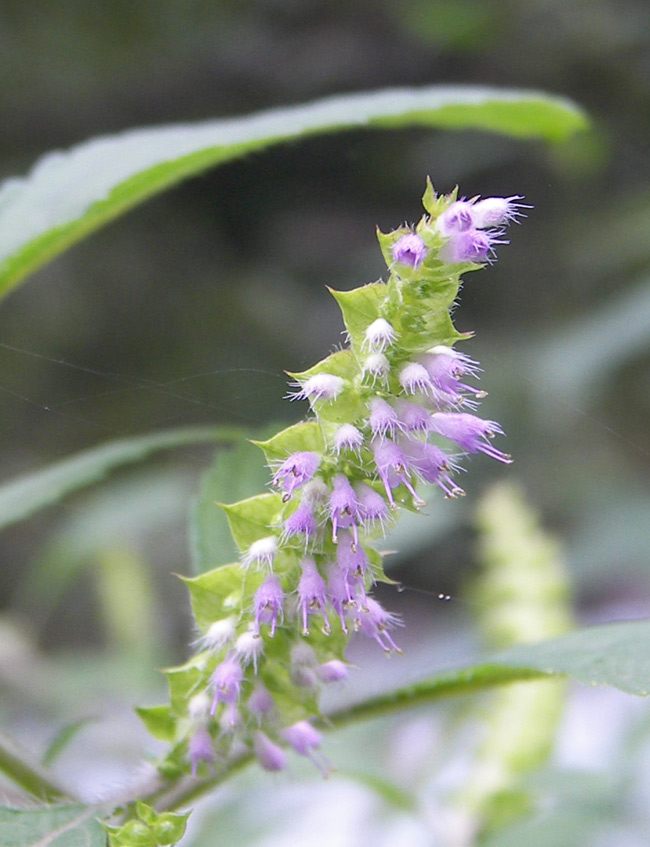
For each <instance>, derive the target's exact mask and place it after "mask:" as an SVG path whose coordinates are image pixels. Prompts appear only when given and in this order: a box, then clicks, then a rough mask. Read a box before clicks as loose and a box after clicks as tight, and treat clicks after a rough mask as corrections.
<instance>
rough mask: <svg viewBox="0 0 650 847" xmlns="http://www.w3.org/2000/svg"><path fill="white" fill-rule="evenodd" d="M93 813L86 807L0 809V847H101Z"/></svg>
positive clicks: (100, 832)
mask: <svg viewBox="0 0 650 847" xmlns="http://www.w3.org/2000/svg"><path fill="white" fill-rule="evenodd" d="M95 814H96V812H95V811H94V810H93V809H89V808H87V807H86V806H49V807H47V808H44V809H24V810H23V809H20V810H19V809H0V847H105V845H106V834H105V833H104V830H103V829H102V827H101V824H100V823H99V822H98V821H97V820H96V819H95Z"/></svg>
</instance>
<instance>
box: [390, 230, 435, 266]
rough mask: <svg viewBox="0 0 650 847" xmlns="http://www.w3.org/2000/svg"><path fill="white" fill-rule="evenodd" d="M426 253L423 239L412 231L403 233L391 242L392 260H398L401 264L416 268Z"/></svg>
mask: <svg viewBox="0 0 650 847" xmlns="http://www.w3.org/2000/svg"><path fill="white" fill-rule="evenodd" d="M426 255H427V248H426V245H425V243H424V241H422V239H421V238H420V236H419V235H416V234H415V233H414V232H409V233H408V234H407V235H403V236H402V237H401V238H399V239H398V240H397V241H396V242H395V244H393V261H395V262H400V264H402V265H410V266H411V267H412V268H417V267H419V266H420V264H421V263H422V260H423V259H424V257H425V256H426Z"/></svg>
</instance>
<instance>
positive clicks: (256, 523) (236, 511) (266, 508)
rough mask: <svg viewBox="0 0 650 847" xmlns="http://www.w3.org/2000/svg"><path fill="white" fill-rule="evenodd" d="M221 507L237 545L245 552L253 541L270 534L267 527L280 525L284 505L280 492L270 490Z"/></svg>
mask: <svg viewBox="0 0 650 847" xmlns="http://www.w3.org/2000/svg"><path fill="white" fill-rule="evenodd" d="M221 508H222V509H223V510H224V511H225V513H226V517H227V518H228V524H229V525H230V531H231V532H232V534H233V538H234V539H235V543H236V544H237V547H238V548H239V550H241V551H242V552H245V551H246V550H248V548H249V547H250V546H251V544H252V543H253V542H254V541H258V540H259V539H260V538H266V537H267V536H269V535H271V534H272V532H271V530H270V529H269V527H273V526H277V527H279V526H281V524H282V515H283V513H284V510H285V505H284V504H283V502H282V495H281V494H279V493H276V492H271V493H268V494H257V495H256V496H255V497H249V498H248V499H246V500H240V501H239V503H232V504H230V505H222V507H221Z"/></svg>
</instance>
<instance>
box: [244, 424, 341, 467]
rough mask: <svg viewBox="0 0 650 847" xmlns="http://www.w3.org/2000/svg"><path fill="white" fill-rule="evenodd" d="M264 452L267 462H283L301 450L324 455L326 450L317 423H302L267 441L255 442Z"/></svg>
mask: <svg viewBox="0 0 650 847" xmlns="http://www.w3.org/2000/svg"><path fill="white" fill-rule="evenodd" d="M252 443H253V444H254V445H255V446H256V447H259V448H260V449H261V450H263V451H264V455H265V456H266V460H267V462H269V463H270V462H282V461H284V460H285V459H286V458H287V456H289V455H290V454H291V453H298V452H300V451H301V450H307V451H312V452H316V453H322V452H323V451H324V450H325V444H324V442H323V436H322V434H321V431H320V427H319V425H318V422H317V421H313V420H311V421H302V422H301V423H297V424H294V425H293V426H289V427H287V428H286V429H283V430H282V431H281V432H278V434H277V435H274V436H273V438H269V439H268V440H267V441H253V442H252Z"/></svg>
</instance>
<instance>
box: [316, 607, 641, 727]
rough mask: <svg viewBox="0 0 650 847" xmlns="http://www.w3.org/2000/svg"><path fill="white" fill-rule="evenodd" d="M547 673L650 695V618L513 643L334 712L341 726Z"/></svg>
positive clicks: (332, 715)
mask: <svg viewBox="0 0 650 847" xmlns="http://www.w3.org/2000/svg"><path fill="white" fill-rule="evenodd" d="M546 676H570V677H572V678H573V679H575V680H577V681H578V682H582V683H584V684H585V685H611V686H613V687H614V688H618V689H620V690H621V691H625V692H627V693H629V694H637V695H640V696H647V695H648V694H650V620H644V621H631V622H626V623H614V624H605V625H603V626H594V627H587V628H586V629H581V630H578V631H576V632H572V633H570V634H569V635H565V636H562V637H561V638H554V639H552V640H549V641H541V642H539V643H537V644H522V645H519V646H517V647H512V648H510V649H509V650H505V651H503V652H502V653H498V654H497V655H495V656H492V657H488V658H487V659H486V660H485V661H483V662H481V663H479V664H476V665H472V666H468V667H463V668H456V669H453V670H449V671H443V672H442V673H439V674H437V675H436V676H434V677H431V678H429V679H426V680H422V681H420V682H416V683H414V684H413V685H409V686H407V687H405V688H401V689H399V690H397V691H392V692H388V693H387V694H382V695H381V696H379V697H375V698H373V699H372V700H367V701H365V702H363V703H359V704H358V705H356V706H352V707H351V708H349V709H346V710H341V711H340V712H337V713H335V714H331V715H329V716H328V719H329V720H331V721H332V722H333V723H335V724H337V725H340V724H345V723H349V722H350V721H353V720H355V721H356V720H361V719H362V718H364V717H370V716H375V715H380V714H383V713H386V712H393V711H395V710H396V709H399V708H411V707H413V706H418V705H420V704H422V703H426V702H432V701H434V700H439V699H441V698H443V697H455V696H460V695H463V694H469V693H471V692H474V691H481V690H483V689H486V688H492V687H494V686H496V685H505V684H507V683H510V682H520V681H524V680H530V679H540V678H543V677H546Z"/></svg>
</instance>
